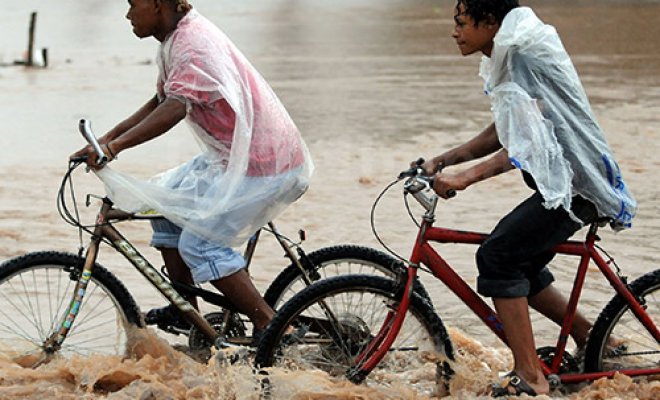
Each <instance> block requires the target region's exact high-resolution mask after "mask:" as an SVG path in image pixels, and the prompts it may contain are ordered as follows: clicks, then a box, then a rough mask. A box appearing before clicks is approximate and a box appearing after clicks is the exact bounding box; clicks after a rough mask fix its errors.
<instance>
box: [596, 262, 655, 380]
mask: <svg viewBox="0 0 660 400" xmlns="http://www.w3.org/2000/svg"><path fill="white" fill-rule="evenodd" d="M630 289H631V291H632V293H633V295H635V296H636V297H639V296H643V295H645V294H648V293H652V292H657V291H660V270H655V271H652V272H649V273H647V274H645V275H643V276H641V277H639V278H638V279H636V280H634V281H633V282H632V283H631V284H630ZM627 309H628V304H627V303H626V301H625V300H624V299H623V298H622V297H621V296H620V295H616V296H614V297H613V298H612V300H610V302H609V303H608V304H607V306H606V307H605V308H604V309H603V311H601V313H600V315H599V316H598V319H597V320H596V323H595V324H594V327H593V329H592V331H591V334H590V335H589V342H588V343H587V348H586V351H585V364H584V369H585V372H600V369H601V368H600V365H599V364H600V361H601V357H602V355H601V352H602V351H603V349H605V342H606V340H607V338H608V336H609V334H610V332H612V330H613V329H614V326H615V325H616V324H617V323H619V322H620V320H619V317H620V316H621V315H622V314H623V313H624V312H625V311H626V310H627ZM653 322H654V323H655V324H656V326H660V321H653Z"/></svg>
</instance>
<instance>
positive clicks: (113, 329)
mask: <svg viewBox="0 0 660 400" xmlns="http://www.w3.org/2000/svg"><path fill="white" fill-rule="evenodd" d="M83 263H84V259H83V258H82V257H79V256H76V255H74V254H70V253H63V252H55V251H42V252H34V253H28V254H25V255H23V256H19V257H16V258H13V259H10V260H7V261H5V262H4V263H2V264H1V265H0V317H1V318H0V357H1V356H6V357H7V358H8V359H13V360H18V359H21V358H22V357H29V356H30V355H38V354H43V347H42V345H43V343H44V342H45V340H46V339H47V338H48V337H50V336H51V334H52V333H53V332H54V331H56V329H57V326H56V325H58V323H59V322H60V321H61V319H62V317H63V315H64V313H65V312H66V310H67V309H68V306H69V304H70V303H71V301H72V296H73V294H74V293H73V291H74V288H75V285H76V282H77V280H78V277H79V276H80V272H81V271H82V265H83ZM112 309H115V311H116V312H115V313H110V311H111V310H112ZM129 325H133V326H136V327H143V322H142V319H141V316H140V312H139V309H138V306H137V305H136V303H135V300H134V299H133V297H132V296H131V295H130V293H129V292H128V290H127V289H126V287H125V286H124V285H123V284H122V283H121V282H120V281H119V280H118V279H117V277H115V276H114V275H113V274H112V273H110V272H109V271H108V270H107V269H105V268H104V267H102V266H101V265H99V264H96V265H95V266H94V270H93V273H92V277H91V279H90V282H89V284H88V287H87V291H86V294H85V297H84V298H83V302H82V304H81V306H80V311H79V314H78V316H77V317H76V320H75V321H74V323H73V326H72V327H71V330H70V331H69V335H68V336H67V338H66V339H65V341H64V343H62V347H61V348H60V349H59V354H61V355H63V356H65V357H68V356H71V355H73V354H80V355H91V354H106V355H121V356H124V355H125V353H126V345H127V341H128V329H129ZM17 362H18V361H17Z"/></svg>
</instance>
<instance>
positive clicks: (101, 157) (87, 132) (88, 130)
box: [78, 118, 108, 165]
mask: <svg viewBox="0 0 660 400" xmlns="http://www.w3.org/2000/svg"><path fill="white" fill-rule="evenodd" d="M78 130H80V133H81V134H82V135H83V137H84V138H85V140H86V141H87V143H89V144H90V145H91V146H92V148H93V149H94V151H95V152H96V155H97V156H98V159H97V161H96V163H97V164H99V165H103V164H105V163H107V162H108V157H107V156H106V155H105V153H104V152H103V150H102V149H101V145H100V144H99V141H98V140H97V139H96V136H94V133H93V132H92V123H91V122H89V120H87V119H85V118H83V119H81V120H80V122H79V123H78Z"/></svg>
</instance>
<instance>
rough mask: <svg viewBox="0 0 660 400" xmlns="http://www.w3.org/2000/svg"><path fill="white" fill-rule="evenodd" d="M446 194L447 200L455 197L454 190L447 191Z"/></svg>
mask: <svg viewBox="0 0 660 400" xmlns="http://www.w3.org/2000/svg"><path fill="white" fill-rule="evenodd" d="M446 194H447V198H448V199H451V198H452V197H456V191H455V190H454V189H449V190H447V192H446Z"/></svg>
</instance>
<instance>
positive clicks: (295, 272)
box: [264, 245, 431, 309]
mask: <svg viewBox="0 0 660 400" xmlns="http://www.w3.org/2000/svg"><path fill="white" fill-rule="evenodd" d="M307 259H308V260H309V262H307V261H306V260H305V259H304V258H303V259H301V260H300V262H301V264H302V265H303V267H305V269H306V271H307V274H308V276H309V277H310V278H311V281H312V282H316V281H318V280H320V279H324V278H328V277H330V276H337V275H346V274H371V275H376V276H383V277H388V278H395V277H396V276H397V275H399V274H404V273H405V271H406V270H405V268H404V266H403V263H402V262H401V261H398V260H396V259H395V258H393V257H391V256H389V255H387V254H385V253H383V252H382V251H379V250H376V249H372V248H369V247H364V246H356V245H337V246H331V247H324V248H321V249H318V250H315V251H313V252H311V253H309V254H307ZM306 286H307V285H306V284H305V281H304V280H303V273H302V271H300V268H298V266H297V265H295V264H293V263H292V264H289V265H288V266H287V267H286V268H284V269H283V270H282V271H281V272H280V273H279V274H278V275H277V276H276V277H275V279H274V280H273V282H272V283H271V284H270V285H269V286H268V289H266V292H265V293H264V299H265V300H266V303H268V305H269V306H271V307H272V308H273V309H277V308H278V307H280V306H281V305H282V304H284V302H286V301H287V300H288V299H290V298H291V297H292V296H293V295H295V294H296V293H298V292H299V291H301V290H302V289H303V288H305V287H306ZM414 290H415V292H416V293H417V294H419V295H420V296H422V297H424V298H426V299H427V300H428V301H429V302H431V297H430V296H429V294H428V292H427V291H426V289H425V288H424V286H423V285H422V283H421V282H420V281H419V279H418V280H416V281H415V285H414Z"/></svg>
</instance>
